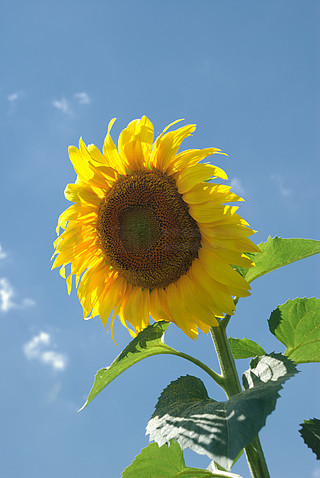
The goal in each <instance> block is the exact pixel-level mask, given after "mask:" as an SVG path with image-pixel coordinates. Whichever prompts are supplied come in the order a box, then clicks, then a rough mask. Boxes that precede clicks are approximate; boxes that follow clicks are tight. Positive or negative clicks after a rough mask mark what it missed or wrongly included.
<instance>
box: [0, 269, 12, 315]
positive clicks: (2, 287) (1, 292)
mask: <svg viewBox="0 0 320 478" xmlns="http://www.w3.org/2000/svg"><path fill="white" fill-rule="evenodd" d="M13 295H14V292H13V288H12V287H11V285H10V282H9V281H8V280H7V279H6V278H4V277H2V278H1V279H0V310H1V311H2V312H8V310H10V309H12V307H14V302H13V301H12V300H11V299H12V297H13Z"/></svg>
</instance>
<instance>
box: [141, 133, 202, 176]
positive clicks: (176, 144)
mask: <svg viewBox="0 0 320 478" xmlns="http://www.w3.org/2000/svg"><path fill="white" fill-rule="evenodd" d="M195 129H196V126H195V125H192V124H191V125H186V126H183V127H182V128H179V129H177V130H175V131H170V132H169V133H166V134H163V133H162V134H161V135H160V136H159V137H158V138H157V140H156V142H155V144H154V146H153V149H152V153H151V157H150V164H151V165H152V166H153V167H154V168H156V169H159V170H160V171H162V172H166V170H167V169H168V167H169V165H170V163H171V161H172V158H174V156H175V155H176V153H177V151H178V149H179V148H180V145H181V143H182V141H183V140H184V139H185V138H187V137H188V136H190V135H191V133H192V132H193V131H194V130H195Z"/></svg>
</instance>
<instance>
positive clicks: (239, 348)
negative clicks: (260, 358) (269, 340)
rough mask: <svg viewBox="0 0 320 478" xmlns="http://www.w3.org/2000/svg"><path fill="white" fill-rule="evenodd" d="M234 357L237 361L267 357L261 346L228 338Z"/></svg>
mask: <svg viewBox="0 0 320 478" xmlns="http://www.w3.org/2000/svg"><path fill="white" fill-rule="evenodd" d="M228 342H229V345H230V348H231V352H232V355H233V356H234V358H235V359H243V358H249V357H255V356H256V355H265V353H266V352H265V351H264V350H263V348H262V347H260V345H259V344H257V343H256V342H253V341H252V340H249V339H246V338H243V339H234V338H232V337H229V338H228Z"/></svg>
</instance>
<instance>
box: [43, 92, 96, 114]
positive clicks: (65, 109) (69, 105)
mask: <svg viewBox="0 0 320 478" xmlns="http://www.w3.org/2000/svg"><path fill="white" fill-rule="evenodd" d="M75 100H77V103H78V104H80V105H89V104H90V103H91V98H90V96H89V95H88V93H86V92H85V91H81V92H77V93H74V95H73V97H72V98H71V99H70V98H69V99H67V98H66V97H65V96H62V97H61V98H60V100H53V101H52V106H54V108H56V109H57V110H59V111H61V113H63V114H64V115H66V116H69V117H74V110H73V106H76V105H75Z"/></svg>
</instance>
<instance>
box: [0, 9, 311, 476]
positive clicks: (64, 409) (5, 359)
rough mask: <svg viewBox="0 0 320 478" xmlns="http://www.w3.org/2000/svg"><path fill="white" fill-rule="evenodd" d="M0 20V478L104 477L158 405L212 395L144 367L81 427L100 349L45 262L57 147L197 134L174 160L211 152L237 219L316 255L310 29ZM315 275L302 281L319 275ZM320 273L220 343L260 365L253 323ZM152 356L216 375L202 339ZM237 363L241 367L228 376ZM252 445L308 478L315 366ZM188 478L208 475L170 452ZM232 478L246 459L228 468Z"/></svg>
mask: <svg viewBox="0 0 320 478" xmlns="http://www.w3.org/2000/svg"><path fill="white" fill-rule="evenodd" d="M1 5H2V8H1V17H0V49H1V59H2V61H1V70H2V74H1V77H0V135H1V146H2V152H1V160H0V161H1V170H0V171H1V174H0V211H1V226H0V244H1V249H0V328H1V332H0V358H1V360H0V371H1V381H2V391H1V395H0V397H1V398H0V407H1V408H0V417H1V418H0V419H1V429H2V434H1V436H0V449H1V451H2V454H3V456H2V458H1V461H0V476H5V477H6V478H21V477H25V478H29V477H31V476H32V478H40V477H41V478H42V477H45V478H56V477H57V476H59V477H60V478H85V477H87V476H90V478H100V477H101V476H107V477H109V476H110V477H118V476H119V477H120V475H121V471H123V469H124V468H125V467H126V466H127V465H128V464H129V463H130V462H131V461H132V460H133V459H134V457H135V455H137V454H138V453H139V452H140V450H141V448H142V447H144V446H146V445H147V443H148V438H147V437H145V425H146V423H147V421H148V419H149V418H150V416H151V415H152V413H153V409H154V405H155V403H156V400H157V398H158V396H159V395H160V393H161V391H162V389H163V388H164V387H165V386H166V385H167V384H168V383H169V382H170V381H172V380H175V379H176V378H177V377H179V376H181V375H185V374H186V373H189V374H192V375H196V376H199V378H201V379H202V380H203V381H204V382H205V385H206V387H207V389H208V393H209V395H210V396H211V397H212V398H214V399H217V400H223V399H224V397H223V395H222V392H221V391H219V390H218V389H217V388H216V387H215V386H214V384H212V383H210V382H209V381H208V380H207V377H205V376H204V374H203V373H202V372H201V371H199V370H198V369H197V368H196V367H194V366H192V365H191V364H188V363H187V362H185V361H183V360H181V359H179V358H176V357H163V356H160V357H153V358H150V359H148V360H146V361H144V362H142V363H140V364H138V365H137V366H135V367H133V368H132V369H131V370H129V371H128V372H126V374H124V375H123V376H121V377H120V378H118V379H117V380H116V381H114V382H113V383H112V384H111V385H110V386H109V388H107V389H106V390H105V391H104V392H103V393H101V394H100V396H99V397H97V399H96V400H95V401H94V402H93V403H92V404H91V405H90V406H89V407H88V408H87V409H85V410H84V411H82V412H81V413H76V410H77V409H79V408H80V406H81V405H82V404H83V402H84V400H85V398H86V396H87V393H88V392H89V390H90V388H91V385H92V383H93V377H94V374H95V372H96V370H98V369H99V368H101V367H102V366H106V365H108V364H110V363H111V362H112V361H113V360H114V358H115V357H116V356H117V355H118V354H119V353H120V351H121V350H122V348H123V347H124V346H125V345H126V344H127V343H128V342H129V340H130V336H129V335H128V333H127V332H126V330H124V329H123V328H122V327H121V326H120V325H118V324H116V326H115V336H116V339H117V341H118V345H119V347H116V346H115V345H114V343H113V341H112V339H111V337H110V335H109V334H107V333H106V332H105V331H104V329H103V326H102V324H101V322H100V320H99V318H96V319H94V320H92V321H84V320H83V319H82V310H81V307H80V305H79V303H78V299H77V296H76V294H75V293H74V292H73V293H72V295H71V297H68V296H67V294H66V286H65V283H64V281H63V280H62V279H61V278H60V276H59V274H58V273H57V271H54V272H51V271H50V268H51V264H50V257H51V255H52V253H53V246H52V243H53V241H54V239H55V237H56V236H55V226H56V221H57V218H58V215H59V214H60V213H61V212H62V211H63V210H64V209H65V208H66V207H68V202H67V201H66V200H65V199H64V196H63V191H64V188H65V185H66V184H67V183H69V182H73V181H74V179H75V174H74V171H73V169H72V166H71V163H70V162H69V160H68V156H67V147H68V145H70V144H74V145H77V143H78V140H79V137H80V136H83V139H84V141H85V142H87V143H95V144H96V145H97V146H98V147H101V146H102V144H103V140H104V135H105V133H106V127H107V123H108V121H109V120H110V119H111V118H112V117H114V116H116V117H117V118H118V120H117V122H116V124H115V126H114V128H113V137H114V139H116V138H117V136H118V134H119V132H120V131H121V129H122V128H123V127H125V126H126V125H127V123H128V122H129V121H131V120H132V119H134V118H138V117H140V116H142V115H143V114H146V115H147V116H149V118H150V119H151V120H152V121H153V123H154V125H155V131H156V132H158V133H159V132H161V131H162V129H163V127H164V126H166V125H167V124H169V123H170V122H172V121H174V120H175V119H177V118H185V119H186V122H190V123H196V124H197V131H196V133H194V135H193V137H192V138H188V140H187V141H185V143H184V147H185V148H190V147H194V148H197V147H199V148H202V147H209V146H215V147H219V148H221V149H222V150H223V151H225V152H227V153H228V155H229V156H228V157H225V156H220V157H217V158H216V157H215V158H214V160H215V162H216V164H217V165H218V166H220V167H223V169H225V170H226V171H227V173H228V176H229V178H230V183H231V184H232V185H233V186H234V189H235V192H237V193H239V194H241V195H243V196H244V198H245V199H246V202H245V203H244V204H243V205H242V206H241V214H242V215H243V216H244V217H245V218H246V219H247V220H248V222H249V223H250V225H251V226H252V227H253V228H254V229H256V230H258V233H257V234H256V235H255V238H254V240H255V242H257V243H259V242H261V241H265V240H266V239H267V237H268V236H269V235H271V236H274V235H276V234H277V235H279V236H281V237H305V238H312V239H317V238H319V219H318V215H317V213H316V204H317V203H318V189H319V141H318V139H317V137H316V131H317V130H318V128H319V53H318V50H319V21H320V9H319V3H318V2H317V1H316V0H314V1H313V0H306V1H305V2H302V1H296V0H277V1H268V2H255V1H253V0H250V1H247V0H242V1H241V2H240V1H238V0H234V1H230V0H226V1H221V0H220V1H218V0H199V1H198V2H194V1H189V0H172V1H170V2H169V1H163V2H158V1H150V0H149V1H142V0H137V1H135V2H132V1H129V0H127V1H124V0H119V1H102V0H99V1H98V0H93V1H92V2H90V3H89V2H84V1H81V0H80V1H79V0H78V1H75V0H65V1H63V2H62V1H56V2H47V1H43V0H41V1H40V0H38V1H35V0H29V1H28V0H27V1H16V0H12V1H10V2H9V1H8V0H7V1H6V0H3V1H2V2H1ZM317 267H318V269H317ZM317 270H318V271H319V259H318V258H314V257H313V258H310V259H307V260H305V261H302V262H301V263H296V264H293V265H291V266H289V267H288V268H286V269H283V270H280V271H276V272H273V273H272V274H270V275H269V276H266V277H263V278H261V279H259V280H257V281H256V283H254V284H253V290H252V292H253V294H252V296H251V297H250V298H247V299H243V300H242V301H240V303H239V305H238V308H237V309H238V310H237V313H236V315H235V317H234V318H233V320H232V322H231V324H230V328H229V334H230V335H231V336H234V337H240V338H241V337H244V336H245V337H248V338H251V339H252V340H255V341H257V342H259V343H260V344H261V345H262V346H263V347H264V348H265V349H266V350H267V351H269V352H271V351H273V350H275V351H278V352H281V351H283V347H282V346H281V344H280V343H278V342H277V341H276V340H275V339H274V337H273V336H271V334H270V333H269V332H268V327H267V319H268V318H269V315H270V313H271V311H272V310H273V309H274V308H276V307H277V305H278V304H282V303H284V302H285V301H286V300H287V299H288V298H295V297H305V296H306V297H312V296H319V273H318V274H317V272H316V271H317ZM166 342H167V343H168V344H170V345H171V346H173V347H174V348H177V349H179V350H182V351H184V352H187V353H190V354H192V355H194V356H196V357H198V358H199V359H200V360H203V361H204V362H206V363H208V364H211V365H212V366H214V367H217V364H216V360H215V357H214V352H213V348H212V344H211V341H210V338H209V337H207V336H205V335H203V334H201V335H200V336H199V338H198V340H197V341H196V342H192V341H191V340H190V339H189V338H188V337H186V336H184V335H183V333H182V332H181V331H180V330H178V329H177V328H175V327H174V326H171V327H170V328H169V331H168V333H167V336H166ZM246 368H247V361H240V362H239V370H240V371H243V370H245V369H246ZM299 369H300V371H301V372H302V373H300V374H299V375H298V376H296V377H295V378H293V379H292V380H290V381H289V382H288V383H287V384H286V385H285V389H284V390H283V391H282V398H281V399H280V400H279V401H278V405H277V409H276V411H275V412H274V413H273V414H272V415H271V416H270V417H269V418H268V419H267V427H266V428H264V429H263V430H262V432H261V440H262V445H263V448H264V451H265V455H266V458H267V461H268V464H269V467H270V472H271V476H272V477H273V478H278V477H279V478H280V477H281V478H282V477H284V476H290V477H291V478H298V477H299V478H300V477H301V476H304V477H308V478H309V477H310V478H319V477H320V465H319V462H317V461H316V459H315V456H314V455H313V454H312V452H311V451H310V450H309V449H307V448H306V447H305V445H304V444H303V442H302V440H301V438H300V436H299V434H298V432H297V428H298V425H299V423H301V422H302V421H303V420H304V419H305V418H311V417H314V416H315V417H318V418H319V417H320V406H319V403H320V386H319V371H320V368H319V365H318V364H313V365H304V366H300V367H299ZM185 457H186V462H187V464H188V465H189V466H202V467H206V466H207V465H208V463H209V460H208V459H206V458H205V457H199V456H197V455H195V454H194V453H191V452H186V453H185ZM235 471H237V472H238V473H240V474H242V475H243V476H244V477H248V476H249V474H248V471H247V468H246V464H245V461H244V460H240V462H239V466H238V468H236V469H235Z"/></svg>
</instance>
